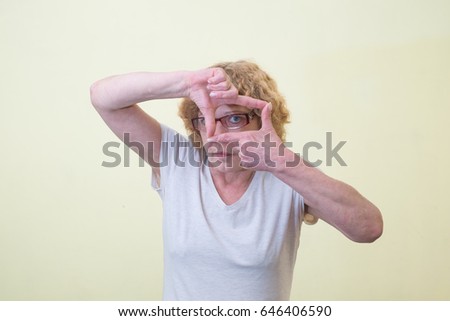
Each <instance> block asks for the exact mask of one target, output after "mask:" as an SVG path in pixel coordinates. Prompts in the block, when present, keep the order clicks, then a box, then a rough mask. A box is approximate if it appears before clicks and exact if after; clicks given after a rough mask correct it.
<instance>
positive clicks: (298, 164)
mask: <svg viewBox="0 0 450 321" xmlns="http://www.w3.org/2000/svg"><path fill="white" fill-rule="evenodd" d="M167 98H183V101H182V103H181V106H180V110H179V115H180V116H181V118H182V119H183V120H184V123H185V126H186V128H187V130H188V132H189V133H190V134H191V135H190V138H189V139H187V138H184V137H183V136H181V135H179V134H177V133H176V132H175V131H174V130H172V129H170V128H168V127H166V126H164V125H162V124H160V123H159V122H158V121H157V120H155V119H154V118H152V117H151V116H149V115H148V114H146V113H145V112H144V111H143V110H142V109H140V108H139V106H138V105H137V104H138V103H140V102H143V101H147V100H153V99H167ZM91 99H92V104H93V105H94V107H95V108H96V110H97V111H98V112H99V114H100V115H101V117H102V118H103V120H104V121H105V122H106V123H107V125H108V126H109V127H110V128H111V129H112V130H113V132H114V133H115V134H116V135H117V136H118V137H119V138H121V139H123V137H124V136H125V134H127V135H129V141H132V142H138V143H140V145H141V146H142V147H144V148H143V149H140V151H139V154H140V156H141V157H142V158H143V159H144V160H146V161H147V162H148V163H149V164H150V165H151V166H152V185H153V187H154V188H155V189H156V190H157V191H158V193H159V195H160V196H161V198H162V200H163V208H164V218H163V232H164V233H163V235H164V299H165V300H288V299H289V296H290V290H291V284H292V276H293V269H294V264H295V259H296V253H297V248H298V244H299V236H300V226H301V223H302V221H303V220H304V219H305V218H306V216H305V215H306V213H310V214H311V215H313V217H316V218H319V219H322V220H323V221H325V222H327V223H329V224H331V225H332V226H334V227H335V228H337V229H338V230H339V231H341V232H342V233H343V234H345V235H346V236H347V237H348V238H350V239H351V240H353V241H356V242H372V241H374V240H376V239H377V238H378V237H379V236H380V235H381V233H382V229H383V222H382V217H381V213H380V211H379V210H378V209H377V208H376V207H375V206H374V205H373V204H372V203H370V202H369V201H368V200H366V199H365V198H364V197H363V196H361V195H360V194H359V193H358V192H357V191H356V190H355V189H354V188H352V187H351V186H349V185H347V184H345V183H343V182H340V181H337V180H335V179H332V178H330V177H328V176H327V175H325V174H324V173H322V172H321V171H319V170H318V169H316V168H313V167H310V166H307V165H306V163H305V162H303V160H302V159H301V158H300V157H299V156H298V155H296V154H295V153H294V152H293V151H291V150H290V149H288V148H286V147H285V146H284V145H283V141H284V138H285V131H284V125H285V124H286V123H287V121H288V111H287V109H286V106H285V102H284V99H283V98H282V96H281V95H280V94H279V93H278V91H277V87H276V84H275V82H274V80H273V79H272V78H271V77H270V76H268V75H267V74H266V73H265V72H264V71H262V70H261V69H260V68H259V67H258V66H257V65H256V64H254V63H250V62H246V61H238V62H231V63H221V64H217V65H215V66H213V67H211V68H207V69H202V70H198V71H179V72H167V73H149V72H142V73H130V74H125V75H119V76H112V77H109V78H106V79H104V80H100V81H98V82H96V83H95V84H93V85H92V87H91ZM130 145H131V144H130ZM310 218H311V217H310Z"/></svg>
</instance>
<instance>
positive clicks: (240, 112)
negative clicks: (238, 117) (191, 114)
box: [197, 110, 251, 118]
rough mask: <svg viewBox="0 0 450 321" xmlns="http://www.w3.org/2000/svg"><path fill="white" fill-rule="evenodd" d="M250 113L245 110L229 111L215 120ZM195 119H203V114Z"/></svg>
mask: <svg viewBox="0 0 450 321" xmlns="http://www.w3.org/2000/svg"><path fill="white" fill-rule="evenodd" d="M250 112H251V111H246V110H234V111H233V110H229V111H226V112H225V113H224V114H223V115H222V116H220V117H217V118H222V117H225V116H229V115H235V114H248V113H250ZM197 117H205V116H204V115H203V114H201V113H200V114H199V115H198V116H197Z"/></svg>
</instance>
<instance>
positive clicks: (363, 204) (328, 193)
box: [274, 149, 383, 242]
mask: <svg viewBox="0 0 450 321" xmlns="http://www.w3.org/2000/svg"><path fill="white" fill-rule="evenodd" d="M285 154H286V155H285V156H283V157H280V158H279V159H277V167H276V170H275V171H274V174H275V176H277V177H278V178H279V179H280V180H282V181H283V182H285V183H286V184H287V185H289V186H291V187H292V188H293V189H294V190H295V191H297V192H298V193H299V194H301V195H302V196H303V197H304V200H305V204H307V205H308V207H309V209H310V211H311V214H314V215H315V216H317V217H318V218H320V219H322V220H324V221H326V222H327V223H329V224H331V225H332V226H334V227H335V228H337V229H338V230H340V231H341V232H342V233H344V234H345V235H346V236H347V237H348V238H350V239H351V240H354V241H357V242H372V241H374V240H375V239H377V238H378V237H379V236H380V235H381V232H382V228H383V221H382V218H381V213H380V211H379V210H378V208H377V207H376V206H375V205H373V204H372V203H371V202H369V201H368V200H367V199H366V198H364V197H363V196H362V195H361V194H360V193H359V192H358V191H356V190H355V189H354V188H353V187H351V186H350V185H348V184H345V183H343V182H341V181H338V180H336V179H333V178H331V177H329V176H327V175H326V174H324V173H322V172H321V171H319V170H318V169H316V168H314V167H310V166H307V165H306V164H305V163H304V162H303V160H302V159H301V158H300V157H299V156H298V155H295V154H294V153H293V152H292V151H290V150H288V149H286V153H285ZM294 157H295V159H296V162H293V161H292V160H293V159H294ZM293 164H295V166H294V165H293Z"/></svg>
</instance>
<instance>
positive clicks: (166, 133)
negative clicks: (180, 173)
mask: <svg viewBox="0 0 450 321" xmlns="http://www.w3.org/2000/svg"><path fill="white" fill-rule="evenodd" d="M160 148H161V150H160V153H159V161H158V163H157V164H155V165H156V166H154V167H153V168H152V177H151V186H152V188H153V189H154V190H156V191H157V192H158V193H159V195H160V197H161V198H163V197H164V189H165V188H166V186H167V185H168V184H170V183H169V182H170V177H171V175H172V174H173V172H174V171H175V170H178V169H180V168H182V167H184V166H186V162H187V160H188V158H189V154H190V153H192V148H193V147H192V143H191V142H190V141H189V139H188V138H187V137H185V136H183V135H181V134H179V133H178V132H177V131H175V130H174V129H172V128H170V127H168V126H166V125H163V124H161V146H160ZM155 168H159V175H157V174H156V173H155Z"/></svg>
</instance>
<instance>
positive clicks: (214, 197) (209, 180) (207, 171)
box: [203, 164, 260, 210]
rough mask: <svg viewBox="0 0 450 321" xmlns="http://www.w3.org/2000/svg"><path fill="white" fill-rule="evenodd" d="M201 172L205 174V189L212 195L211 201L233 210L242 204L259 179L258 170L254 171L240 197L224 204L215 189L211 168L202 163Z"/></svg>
mask: <svg viewBox="0 0 450 321" xmlns="http://www.w3.org/2000/svg"><path fill="white" fill-rule="evenodd" d="M203 174H204V175H205V178H206V182H207V189H208V193H207V194H209V195H211V197H212V201H214V202H215V203H216V204H217V205H219V206H220V207H221V208H224V209H226V210H233V209H235V208H238V207H239V206H241V204H244V203H245V202H246V200H247V199H248V198H249V195H250V194H251V193H252V191H253V190H254V189H255V187H256V186H257V184H258V182H257V181H258V180H259V174H260V173H259V171H255V174H254V175H253V177H252V178H251V181H250V184H249V185H248V186H247V189H246V190H245V192H244V193H243V194H242V195H241V197H240V198H239V199H238V200H237V201H236V202H234V203H232V204H229V205H228V204H226V203H225V202H224V201H223V199H222V197H220V194H219V192H218V191H217V188H216V185H215V184H214V180H213V177H212V174H211V169H210V168H209V167H208V166H206V165H204V164H203Z"/></svg>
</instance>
